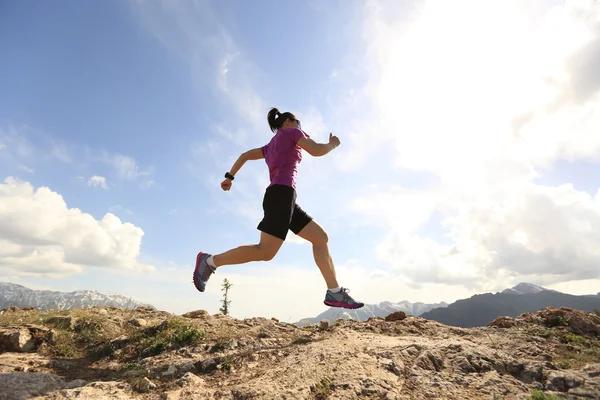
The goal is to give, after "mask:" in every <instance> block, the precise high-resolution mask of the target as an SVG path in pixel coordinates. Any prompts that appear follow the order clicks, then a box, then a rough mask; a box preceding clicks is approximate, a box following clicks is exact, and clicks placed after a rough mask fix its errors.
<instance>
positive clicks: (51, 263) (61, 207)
mask: <svg viewBox="0 0 600 400" xmlns="http://www.w3.org/2000/svg"><path fill="white" fill-rule="evenodd" d="M143 234H144V232H143V231H142V230H141V229H140V228H138V227H136V226H135V225H133V224H131V223H123V222H121V220H120V219H119V218H118V217H116V216H115V215H113V214H110V213H108V214H106V215H105V216H104V217H103V218H102V219H101V220H96V219H95V218H94V217H93V216H91V215H90V214H86V213H83V212H82V211H81V210H79V209H76V208H68V207H67V204H66V203H65V201H64V200H63V198H62V196H61V195H59V194H58V193H56V192H53V191H51V190H50V189H49V188H47V187H40V188H38V189H34V188H33V187H32V185H31V184H29V183H27V182H21V181H19V180H16V179H14V178H11V177H9V178H7V179H6V180H5V181H4V183H3V184H0V240H1V241H2V243H3V245H2V246H0V248H1V249H2V250H1V251H0V269H2V270H6V271H9V272H10V271H12V273H15V274H20V275H45V276H60V275H68V274H72V273H76V272H79V271H81V270H82V268H83V267H85V266H95V267H106V268H128V269H136V270H151V269H152V268H153V267H152V266H148V265H143V264H141V263H139V262H138V261H137V257H138V256H139V253H140V247H141V239H142V236H143Z"/></svg>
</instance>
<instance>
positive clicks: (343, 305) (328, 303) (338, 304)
mask: <svg viewBox="0 0 600 400" xmlns="http://www.w3.org/2000/svg"><path fill="white" fill-rule="evenodd" d="M323 304H325V305H326V306H329V307H339V308H347V309H349V310H356V309H358V308H361V307H363V306H364V304H361V305H357V306H351V305H349V304H346V303H342V302H338V301H327V300H325V301H324V302H323Z"/></svg>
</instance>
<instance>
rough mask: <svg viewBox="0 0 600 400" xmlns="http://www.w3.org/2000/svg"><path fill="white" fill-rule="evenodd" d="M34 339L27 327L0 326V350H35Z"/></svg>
mask: <svg viewBox="0 0 600 400" xmlns="http://www.w3.org/2000/svg"><path fill="white" fill-rule="evenodd" d="M35 348H36V346H35V340H34V338H33V336H32V335H31V333H30V332H29V329H27V328H10V327H9V328H0V352H5V351H10V352H28V351H33V350H35Z"/></svg>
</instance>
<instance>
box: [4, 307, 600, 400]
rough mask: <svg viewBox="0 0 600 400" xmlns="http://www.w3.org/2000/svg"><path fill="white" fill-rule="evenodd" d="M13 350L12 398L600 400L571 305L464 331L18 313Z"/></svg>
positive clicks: (389, 321)
mask: <svg viewBox="0 0 600 400" xmlns="http://www.w3.org/2000/svg"><path fill="white" fill-rule="evenodd" d="M0 352H1V353H0V388H2V394H0V398H1V399H3V400H21V399H36V400H42V399H99V400H103V399H148V400H149V399H167V400H176V399H238V400H241V399H361V398H369V399H388V400H390V399H490V400H496V399H530V398H533V397H531V396H536V397H535V398H539V399H541V398H546V399H550V398H552V397H549V396H555V398H565V399H581V400H583V399H600V316H598V315H596V314H594V313H587V312H582V311H578V310H573V309H569V308H560V309H557V308H551V307H550V308H546V309H543V310H540V311H538V312H535V313H525V314H523V315H520V316H519V317H517V318H510V317H500V318H497V319H496V320H494V321H493V322H491V323H490V324H489V325H488V326H485V327H479V328H457V327H451V326H446V325H443V324H441V323H438V322H435V321H430V320H426V319H423V318H419V317H413V316H407V315H406V314H405V313H403V312H396V313H393V314H390V315H388V316H387V317H385V318H371V319H370V320H368V321H365V322H358V321H352V320H338V321H336V322H335V323H333V324H332V323H330V322H329V321H323V322H321V323H320V324H318V325H310V326H306V327H298V326H296V325H294V324H288V323H283V322H279V321H277V320H276V319H266V318H249V319H244V320H238V319H235V318H231V317H229V316H224V315H212V316H211V315H209V314H208V313H207V312H206V311H202V310H198V311H194V312H190V313H187V314H184V315H183V316H178V315H173V314H169V313H166V312H163V311H158V310H153V309H150V308H147V307H140V308H138V309H135V310H123V309H119V308H114V307H95V308H92V309H87V310H72V311H69V312H47V311H38V310H35V309H29V310H21V309H17V308H14V307H13V308H10V309H5V310H3V311H0ZM542 392H543V393H542ZM2 396H3V397H2ZM539 396H548V397H539Z"/></svg>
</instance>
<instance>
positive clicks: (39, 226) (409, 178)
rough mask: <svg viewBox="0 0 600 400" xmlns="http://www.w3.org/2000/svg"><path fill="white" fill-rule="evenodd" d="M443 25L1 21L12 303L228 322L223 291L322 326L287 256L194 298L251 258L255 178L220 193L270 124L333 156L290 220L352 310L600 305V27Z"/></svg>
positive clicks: (187, 6) (193, 8)
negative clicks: (531, 289) (476, 299)
mask: <svg viewBox="0 0 600 400" xmlns="http://www.w3.org/2000/svg"><path fill="white" fill-rule="evenodd" d="M451 3H452V5H451V6H450V5H448V6H444V5H440V4H435V2H419V3H411V2H404V3H397V2H391V1H370V2H363V1H341V0H340V1H328V2H317V1H303V2H293V3H292V2H273V1H266V0H261V1H254V2H242V1H228V2H217V1H186V2H183V1H172V2H167V1H104V2H91V1H89V2H75V1H73V2H65V3H64V4H63V5H61V7H54V6H51V5H49V4H46V3H39V4H35V5H32V4H26V3H23V2H19V1H8V2H4V3H3V4H2V6H0V10H1V12H0V49H2V54H3V58H4V59H5V60H10V62H5V63H3V65H2V68H1V69H0V181H3V183H2V184H1V185H2V189H1V190H0V193H1V194H2V197H0V209H1V210H2V213H0V221H2V222H3V223H2V225H4V228H0V245H1V246H2V247H0V249H1V250H0V271H2V273H1V275H2V276H3V277H4V278H3V280H8V281H12V282H15V283H21V284H24V285H26V286H29V287H33V288H49V289H56V290H80V289H96V290H99V291H102V292H116V293H120V294H124V295H129V296H133V297H135V298H137V299H140V300H142V301H146V302H149V303H152V304H154V305H156V306H157V307H159V308H162V309H166V310H168V311H172V312H185V311H188V310H191V309H207V310H209V311H210V312H217V310H218V308H219V303H218V300H219V299H220V286H219V285H220V283H221V282H222V279H223V278H225V277H227V278H228V279H229V280H230V281H232V282H233V284H234V287H233V289H232V300H233V303H232V306H233V307H232V313H233V315H234V316H237V317H246V316H251V315H261V316H276V317H278V318H281V319H283V320H288V319H291V320H297V319H300V318H301V317H304V316H311V315H314V314H315V313H318V312H321V311H322V310H323V305H322V299H321V297H322V296H323V292H324V289H325V285H324V281H323V279H322V278H321V277H320V275H319V273H318V270H317V268H316V266H314V263H313V260H312V252H311V249H310V246H309V245H308V244H307V243H303V242H302V240H301V239H299V238H297V237H294V235H291V236H290V240H289V241H288V243H286V244H285V245H284V247H283V248H282V250H281V251H280V253H279V254H278V255H277V257H276V259H275V260H273V261H272V262H270V263H252V264H248V265H245V266H231V267H227V268H226V269H225V268H224V269H222V270H219V272H218V274H217V275H215V276H214V277H213V280H214V281H211V282H210V286H209V289H208V291H207V292H206V293H204V294H199V293H197V292H195V290H194V288H193V285H191V271H192V264H193V262H194V258H195V254H196V253H197V252H198V251H200V250H204V251H208V252H221V251H224V250H227V249H229V248H231V247H235V246H237V245H239V244H246V243H254V242H256V241H257V240H258V231H257V230H256V225H257V224H258V222H259V221H260V218H261V211H262V210H261V200H262V195H263V193H264V188H265V187H266V185H267V184H268V172H267V169H266V166H265V165H264V163H263V162H262V161H258V162H252V163H249V164H247V165H246V166H245V167H244V168H243V170H242V171H241V172H240V173H239V174H238V178H237V179H236V181H235V183H234V187H233V189H232V191H231V192H222V191H221V190H220V188H219V182H220V181H221V177H222V175H223V173H224V172H225V171H226V170H228V168H229V167H230V166H231V164H232V163H233V161H235V159H236V158H237V156H238V155H239V154H240V153H241V152H243V151H245V150H247V149H250V148H254V147H260V146H262V145H263V144H265V143H266V142H268V140H269V139H270V137H271V132H270V130H269V129H268V125H267V123H266V113H267V111H268V109H269V108H270V107H271V106H276V107H279V108H280V109H282V110H290V111H292V112H294V113H295V114H297V115H298V116H299V118H300V119H301V120H302V122H303V128H305V130H306V131H307V132H308V133H309V134H310V135H311V137H313V138H314V139H315V140H317V141H326V140H327V137H328V133H329V132H333V133H334V134H336V135H338V136H339V137H340V139H341V141H342V146H341V147H340V148H339V149H337V150H336V151H335V152H333V153H331V154H330V155H328V156H326V157H323V158H318V159H315V158H311V157H310V156H308V155H305V157H304V160H303V162H302V164H301V168H300V176H299V186H298V192H299V194H298V201H299V203H300V204H301V205H302V206H303V208H305V209H306V210H307V211H308V212H309V213H310V214H311V215H313V216H314V217H315V218H316V219H317V221H318V222H319V223H321V225H322V226H324V228H325V229H326V230H327V232H328V233H329V237H330V247H331V251H332V254H333V257H334V261H335V262H336V265H337V267H338V276H339V278H340V281H341V283H342V284H343V285H345V286H348V287H350V288H351V289H352V294H354V295H355V297H357V298H359V299H361V300H363V301H367V302H372V303H374V302H380V301H384V300H388V301H401V300H409V301H413V302H416V301H424V302H439V301H447V302H450V301H454V300H456V299H458V298H462V297H466V296H470V295H472V294H474V293H480V292H485V291H496V290H502V289H503V288H505V287H507V286H511V285H514V284H516V283H518V282H520V281H529V282H533V283H537V284H541V285H545V286H547V287H552V288H556V289H558V290H563V291H565V292H568V293H575V294H581V293H596V292H598V291H599V290H600V289H598V288H599V287H600V285H598V283H599V280H598V276H597V275H598V272H597V271H596V270H597V268H595V267H592V266H593V265H597V264H595V263H596V262H597V261H598V258H600V253H598V251H597V250H596V246H595V243H596V242H595V238H598V237H600V200H599V196H598V194H597V193H598V184H597V182H598V179H597V178H598V173H597V170H598V168H597V167H598V165H597V163H598V159H599V156H600V135H598V133H597V132H598V131H599V130H598V128H600V125H599V124H598V122H599V121H600V103H599V101H598V94H597V89H598V88H600V82H599V81H598V80H597V78H595V75H596V74H594V73H593V71H595V70H596V69H595V67H596V64H597V56H595V54H597V51H598V50H600V46H599V45H598V44H599V43H600V30H599V29H598V26H600V25H599V21H600V18H599V13H598V4H597V3H596V2H593V1H589V2H585V1H584V2H574V3H571V2H564V3H556V2H553V1H547V2H545V1H531V2H528V3H520V2H516V1H515V2H506V4H502V5H493V6H492V5H491V4H488V6H489V7H487V6H486V7H484V6H482V5H480V3H478V2H472V1H456V2H451ZM581 11H584V12H583V13H582V12H581ZM582 15H585V16H586V18H585V19H583V20H582V19H581V18H582V17H581V16H582ZM506 26H512V27H513V28H512V29H511V30H507V29H506ZM236 289H237V290H236ZM236 303H237V304H238V307H237V309H236V307H235V305H236Z"/></svg>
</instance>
